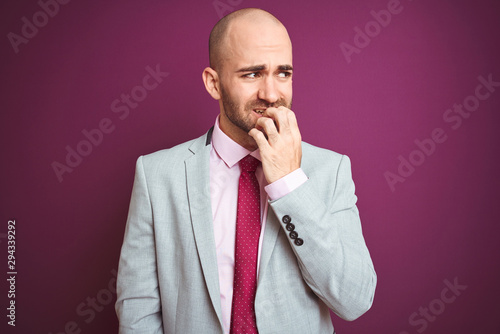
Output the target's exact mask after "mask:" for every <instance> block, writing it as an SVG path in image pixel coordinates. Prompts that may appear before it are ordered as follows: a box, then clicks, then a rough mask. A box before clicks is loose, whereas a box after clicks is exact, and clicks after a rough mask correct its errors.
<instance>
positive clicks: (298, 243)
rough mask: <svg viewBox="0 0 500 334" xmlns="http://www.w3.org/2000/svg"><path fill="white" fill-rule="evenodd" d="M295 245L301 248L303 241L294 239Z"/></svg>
mask: <svg viewBox="0 0 500 334" xmlns="http://www.w3.org/2000/svg"><path fill="white" fill-rule="evenodd" d="M295 244H296V245H297V246H302V245H303V244H304V240H302V239H301V238H297V239H295Z"/></svg>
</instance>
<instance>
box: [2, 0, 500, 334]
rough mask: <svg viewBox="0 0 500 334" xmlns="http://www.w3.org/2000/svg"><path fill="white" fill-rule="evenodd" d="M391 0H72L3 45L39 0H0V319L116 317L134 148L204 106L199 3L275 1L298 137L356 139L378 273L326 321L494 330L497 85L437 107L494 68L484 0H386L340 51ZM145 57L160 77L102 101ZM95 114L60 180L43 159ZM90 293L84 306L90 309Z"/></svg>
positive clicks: (368, 329) (203, 12)
mask: <svg viewBox="0 0 500 334" xmlns="http://www.w3.org/2000/svg"><path fill="white" fill-rule="evenodd" d="M388 2H389V1H388V0H373V1H299V2H292V1H285V0H280V1H273V2H270V1H251V0H221V1H212V0H208V1H180V0H178V1H154V0H143V1H124V0H121V1H99V2H88V1H71V2H69V3H68V4H65V5H60V8H59V12H58V13H57V14H56V15H54V17H52V18H50V19H49V20H48V23H47V24H46V25H45V26H43V27H40V28H39V31H38V33H37V34H36V36H34V37H32V38H30V39H28V42H27V43H24V44H20V45H19V46H18V48H19V50H18V52H17V53H16V52H15V50H14V48H13V46H12V45H11V43H10V42H9V39H8V37H7V36H8V34H9V33H10V32H13V33H15V34H18V35H20V34H21V28H22V25H23V21H22V18H23V17H27V18H28V20H29V21H30V22H33V15H34V14H35V13H36V12H38V11H40V10H41V7H40V5H39V4H38V3H37V2H36V1H34V0H32V1H12V0H9V1H3V2H2V4H1V5H0V13H1V14H0V15H1V20H0V32H2V33H3V34H4V37H3V40H2V42H1V43H0V52H1V53H0V57H1V65H0V69H1V78H2V86H1V92H0V105H1V119H0V124H1V126H2V130H1V132H0V143H1V144H0V145H1V157H2V159H1V173H2V178H1V181H0V182H1V184H0V186H1V187H0V191H1V208H0V209H1V210H0V215H1V217H0V219H1V220H0V221H1V225H0V254H1V255H0V259H1V263H2V265H1V268H4V269H2V270H3V271H2V273H1V274H0V277H6V276H7V274H6V272H7V268H6V262H7V239H6V233H7V222H8V220H9V219H12V218H15V219H16V240H17V242H16V265H17V267H16V269H17V271H18V275H17V281H16V306H17V308H16V327H15V328H12V327H11V326H7V324H6V323H7V320H8V319H7V318H6V316H5V314H6V312H7V311H6V307H7V303H8V298H7V291H8V286H7V284H6V280H5V278H2V279H1V282H2V283H0V291H2V292H1V293H0V309H1V310H3V311H1V312H0V319H2V320H1V324H0V332H2V333H6V332H7V333H54V334H55V333H65V332H66V333H73V332H74V333H78V332H79V330H80V332H81V333H115V332H117V325H118V322H117V319H116V316H115V313H114V302H115V300H116V295H115V294H114V293H113V292H114V288H113V287H112V286H113V284H114V279H113V277H114V276H113V274H112V271H113V270H115V269H117V266H118V258H119V251H120V247H121V242H122V238H123V233H124V227H125V221H126V215H127V211H128V204H129V200H130V193H131V189H132V182H133V175H134V167H135V160H136V159H137V157H138V156H139V155H141V154H147V153H150V152H153V151H155V150H158V149H162V148H166V147H170V146H173V145H175V144H178V143H181V142H183V141H186V140H189V139H192V138H195V137H198V136H200V135H201V134H203V133H204V132H205V131H206V130H207V129H208V128H209V127H210V126H211V125H212V124H213V123H214V120H215V117H216V115H217V113H218V104H217V103H216V102H215V101H213V100H212V99H211V98H210V96H209V95H208V94H207V93H206V91H205V89H204V87H203V84H202V81H201V72H202V70H203V68H204V67H205V66H207V64H208V47H207V44H208V34H209V32H210V29H211V28H212V26H213V25H214V24H215V23H216V22H217V20H218V19H219V13H218V12H217V10H216V8H215V7H214V4H218V3H219V4H220V3H222V4H226V8H225V10H226V11H225V12H224V14H226V13H227V12H228V10H231V11H232V10H236V9H239V8H243V7H260V8H263V9H266V10H268V11H270V12H272V13H274V14H275V15H276V16H277V17H278V18H279V19H280V20H282V22H283V23H284V24H285V25H286V26H287V28H288V31H289V33H290V36H291V38H292V41H293V46H294V67H295V74H294V79H295V80H294V83H295V90H294V92H295V94H294V95H295V96H294V105H293V109H294V111H295V112H296V114H297V117H298V120H299V125H300V129H301V132H302V136H303V139H304V140H305V141H308V142H310V143H312V144H315V145H318V146H322V147H326V148H329V149H332V150H335V151H337V152H340V153H344V154H347V155H349V156H350V157H351V159H352V165H353V177H354V181H355V183H356V193H357V195H358V198H359V201H358V206H359V209H360V213H361V220H362V223H363V228H364V235H365V238H366V242H367V244H368V247H369V249H370V251H371V254H372V258H373V261H374V264H375V269H376V271H377V274H378V286H377V291H376V296H375V302H374V304H373V307H372V309H371V310H370V311H369V312H368V313H367V314H366V315H364V316H363V317H361V318H360V319H358V320H356V321H354V322H351V323H349V322H345V321H343V320H341V319H339V318H338V317H336V316H334V317H333V321H334V324H335V327H336V329H337V333H339V334H348V333H377V334H378V333H384V334H408V333H411V334H413V333H418V330H420V331H421V332H425V333H429V334H431V333H441V334H442V333H457V334H458V333H482V334H488V333H491V334H494V333H495V334H496V333H499V332H500V320H499V314H500V306H499V302H498V298H499V297H500V291H499V290H500V289H499V286H498V282H500V270H499V264H500V263H499V255H500V253H499V251H500V242H498V235H499V232H500V228H499V227H498V222H499V219H498V211H497V210H498V207H499V205H498V200H499V196H498V189H499V186H500V182H499V178H498V170H499V168H500V164H499V162H500V159H499V158H498V144H499V137H500V135H499V132H498V129H497V128H498V126H499V124H500V123H499V121H500V112H499V111H500V110H499V109H500V108H499V107H500V87H498V88H496V91H495V92H492V93H490V96H489V97H488V98H487V99H485V100H484V101H480V104H479V107H478V108H477V110H476V111H474V112H472V113H471V115H470V117H469V118H467V119H463V122H462V124H461V126H460V127H459V128H457V129H453V128H452V127H451V125H454V123H447V122H445V121H444V119H443V114H444V113H445V112H446V110H447V109H449V108H452V107H453V105H454V104H455V103H456V104H461V103H463V101H464V99H466V98H467V97H468V96H469V95H473V94H474V92H475V89H476V87H477V86H478V85H479V81H478V79H477V77H478V76H483V77H484V78H487V77H488V75H490V74H491V75H492V78H493V80H494V81H496V82H498V81H500V68H499V61H498V60H499V59H500V46H499V42H500V39H499V35H500V33H499V32H500V5H499V3H498V1H496V0H484V1H472V0H467V1H465V0H464V1H451V0H448V1H431V0H414V1H410V0H402V1H401V4H400V6H399V7H398V8H399V9H401V8H402V10H401V12H400V13H399V14H395V15H392V18H391V22H390V23H389V24H388V25H387V26H386V27H383V28H381V31H380V32H379V33H378V34H376V36H374V37H373V38H371V41H370V43H369V45H367V46H366V47H364V48H361V49H360V50H359V53H354V54H352V56H351V59H350V60H351V62H350V63H348V62H347V60H346V57H345V56H344V54H343V53H342V51H341V48H340V44H341V43H343V42H344V43H348V44H350V45H354V37H355V30H354V28H355V27H360V28H361V29H364V28H365V25H366V24H367V23H369V22H370V21H373V20H374V18H373V17H372V15H371V14H370V11H371V10H375V11H379V10H382V9H386V8H387V6H388ZM38 18H39V19H43V17H42V16H40V17H38ZM42 23H43V22H42ZM369 26H370V24H369ZM375 28H376V27H375ZM375 32H376V31H375ZM372 35H375V33H372ZM157 64H159V67H160V69H161V71H163V72H168V73H169V75H168V77H166V78H165V79H164V80H163V82H162V83H160V84H159V85H158V87H157V88H156V89H154V90H151V91H149V92H148V95H147V97H146V98H145V99H144V100H143V101H142V102H140V103H139V104H138V106H137V107H136V108H135V109H131V110H130V114H129V115H128V117H126V118H124V119H120V118H119V116H120V115H122V113H118V114H117V113H114V112H113V111H112V109H111V104H112V102H113V101H114V100H115V99H119V98H120V96H121V94H130V92H131V91H132V90H133V89H134V87H136V86H138V85H139V86H140V85H142V79H143V77H144V76H145V75H146V74H147V71H146V70H145V68H146V67H147V66H150V67H152V68H155V66H156V65H157ZM136 92H138V89H136ZM486 92H487V90H484V89H483V90H481V93H482V94H485V93H486ZM470 101H472V100H470ZM121 105H123V104H121ZM105 118H108V119H109V120H110V122H112V125H113V129H114V130H113V132H111V133H109V134H105V135H104V136H103V139H102V142H101V143H100V144H99V145H97V146H94V147H93V149H92V152H91V153H90V154H89V155H88V156H86V157H83V160H82V162H81V163H80V164H79V165H78V166H77V167H75V168H74V170H73V171H72V172H71V173H65V174H63V176H62V178H63V180H62V182H59V180H58V178H57V176H56V174H55V172H54V170H53V168H52V166H51V164H52V163H53V162H54V161H57V162H59V163H62V164H65V157H66V149H65V147H66V146H67V145H69V146H70V147H72V148H73V149H76V147H77V145H78V143H79V142H80V141H82V140H84V139H85V137H84V135H83V134H82V131H83V130H89V131H90V130H91V129H95V128H97V127H98V126H99V122H100V121H101V120H103V119H105ZM436 128H441V129H443V131H444V133H445V134H446V138H447V140H446V141H445V142H444V143H438V144H436V147H435V151H434V152H433V153H432V154H430V155H429V156H425V161H423V163H422V164H421V165H420V166H417V167H415V170H414V171H413V173H411V175H409V176H408V177H405V181H404V182H403V183H397V184H395V185H394V189H393V190H394V191H392V190H391V188H390V186H389V184H388V182H387V181H386V178H385V176H384V173H386V172H392V173H398V165H399V163H400V162H399V160H398V157H399V156H400V155H401V156H402V157H403V158H405V159H409V158H410V156H412V157H413V159H418V158H419V156H418V154H419V153H415V152H414V151H416V150H417V149H418V147H417V146H416V144H415V143H414V141H415V140H424V139H426V138H429V137H430V136H431V133H432V131H433V130H434V129H436ZM412 152H413V153H412ZM421 157H422V155H421V156H420V158H421ZM419 162H422V161H419ZM455 279H457V280H458V283H459V284H460V285H466V286H467V288H466V289H465V290H462V291H460V292H458V294H459V295H458V296H456V298H455V299H454V301H453V302H451V303H442V302H440V301H438V300H439V299H440V298H441V293H442V292H443V289H444V288H445V287H446V284H445V283H444V281H445V280H448V281H450V282H453V281H454V280H455ZM110 283H111V285H110ZM109 285H110V286H111V288H108V286H109ZM110 296H112V298H113V300H112V301H111V300H110V298H109V297H110ZM445 296H446V297H447V298H448V299H449V298H451V296H453V293H451V292H449V291H445ZM96 297H98V298H97V299H96V300H97V301H96V305H95V308H96V309H97V310H98V311H97V310H93V311H90V310H92V308H91V306H88V305H87V303H88V302H89V300H91V299H92V298H96ZM82 303H83V304H82ZM443 305H444V307H445V308H444V310H443V309H442V306H443ZM429 306H431V309H433V310H434V312H435V313H436V314H437V315H435V316H434V315H432V313H431V315H432V316H433V318H430V319H432V321H430V320H429V321H427V320H422V319H425V318H424V317H423V316H421V315H418V314H417V316H416V317H415V318H414V320H415V321H419V322H417V324H415V323H414V322H410V320H409V318H410V316H411V315H412V314H413V313H414V312H417V313H418V312H419V308H421V307H422V308H424V307H425V308H428V307H429ZM195 316H196V315H193V317H195ZM72 322H74V323H72ZM423 322H426V325H425V326H424V324H423ZM65 326H66V327H67V330H66V331H65ZM71 327H77V328H78V330H71ZM424 327H425V328H424Z"/></svg>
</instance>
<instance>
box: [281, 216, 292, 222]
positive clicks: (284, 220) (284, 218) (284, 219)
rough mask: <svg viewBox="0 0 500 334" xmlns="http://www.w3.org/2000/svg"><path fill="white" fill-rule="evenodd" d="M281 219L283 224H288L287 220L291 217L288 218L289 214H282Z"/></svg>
mask: <svg viewBox="0 0 500 334" xmlns="http://www.w3.org/2000/svg"><path fill="white" fill-rule="evenodd" d="M282 221H283V224H288V223H289V222H291V221H292V218H290V216H289V215H284V216H283V219H282Z"/></svg>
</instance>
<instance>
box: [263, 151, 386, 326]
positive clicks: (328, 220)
mask: <svg viewBox="0 0 500 334" xmlns="http://www.w3.org/2000/svg"><path fill="white" fill-rule="evenodd" d="M339 160H340V162H338V166H331V165H330V166H329V167H328V168H322V169H320V172H319V173H316V174H313V175H312V176H310V175H308V176H309V177H310V179H309V180H308V181H306V182H305V183H304V184H302V185H301V186H300V187H298V188H297V189H295V190H294V191H292V192H291V193H289V194H287V195H285V196H283V197H281V198H279V199H277V200H275V201H271V202H270V206H271V207H272V209H273V211H274V213H275V214H276V216H277V218H278V220H279V221H280V224H281V227H282V228H283V229H284V231H285V233H286V235H287V237H288V239H289V241H290V246H291V247H292V249H293V251H294V253H295V255H296V257H297V261H298V265H299V267H300V270H301V273H302V276H303V279H304V280H305V281H306V283H307V284H308V286H309V287H310V288H311V289H312V290H313V292H314V293H315V294H316V295H317V296H318V297H319V298H320V299H321V300H322V301H323V302H324V303H325V304H326V305H327V306H328V307H329V308H330V309H331V310H332V311H333V312H335V314H337V315H338V316H339V317H341V318H343V319H345V320H354V319H356V318H358V317H360V316H361V315H362V314H363V313H365V312H366V311H367V310H368V309H369V308H370V307H371V305H372V302H373V297H374V294H375V286H376V282H377V276H376V274H375V270H374V267H373V263H372V260H371V258H370V254H369V252H368V249H367V247H366V244H365V241H364V238H363V234H362V230H361V222H360V218H359V213H358V209H357V207H356V201H357V197H356V195H355V194H354V182H353V181H352V176H351V165H350V160H349V158H348V157H347V156H342V158H341V159H339ZM332 171H333V173H334V175H331V174H332ZM335 171H336V175H335ZM306 174H307V172H306ZM328 174H329V175H328ZM325 189H327V190H325ZM320 190H321V191H320ZM324 194H327V196H325V195H324ZM288 221H289V223H291V224H293V225H292V226H293V229H294V231H293V232H295V233H296V234H294V233H293V232H290V231H289V230H287V229H286V227H287V222H288ZM292 226H289V229H292ZM294 237H295V238H294ZM298 239H301V240H299V241H297V240H298Z"/></svg>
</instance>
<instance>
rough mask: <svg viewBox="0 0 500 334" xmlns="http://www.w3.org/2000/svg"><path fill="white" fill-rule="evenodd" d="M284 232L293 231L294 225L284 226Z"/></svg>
mask: <svg viewBox="0 0 500 334" xmlns="http://www.w3.org/2000/svg"><path fill="white" fill-rule="evenodd" d="M286 230H287V231H289V232H291V231H293V230H295V225H293V224H292V223H288V224H286Z"/></svg>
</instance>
